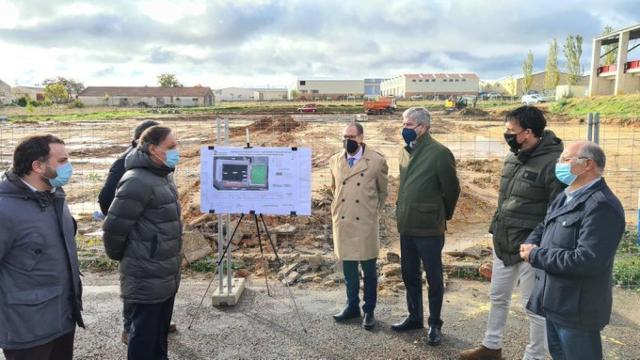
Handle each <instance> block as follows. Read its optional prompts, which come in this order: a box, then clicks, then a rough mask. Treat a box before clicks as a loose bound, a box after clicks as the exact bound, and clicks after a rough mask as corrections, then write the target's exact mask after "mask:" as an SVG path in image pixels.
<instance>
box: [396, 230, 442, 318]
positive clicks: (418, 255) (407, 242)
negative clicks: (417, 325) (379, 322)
mask: <svg viewBox="0 0 640 360" xmlns="http://www.w3.org/2000/svg"><path fill="white" fill-rule="evenodd" d="M443 247H444V235H438V236H407V235H400V256H401V264H402V280H403V281H404V286H405V287H406V288H407V308H408V309H409V316H410V317H411V318H412V319H413V320H415V321H419V322H421V323H424V315H423V309H422V272H421V271H420V260H422V263H423V265H424V269H425V271H426V272H427V283H428V284H429V320H428V324H429V326H434V327H437V328H440V327H442V319H441V318H440V313H441V311H442V299H443V297H444V279H443V277H442V248H443Z"/></svg>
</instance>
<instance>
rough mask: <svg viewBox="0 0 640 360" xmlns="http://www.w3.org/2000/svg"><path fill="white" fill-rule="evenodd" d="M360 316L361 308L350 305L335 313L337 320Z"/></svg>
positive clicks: (334, 317)
mask: <svg viewBox="0 0 640 360" xmlns="http://www.w3.org/2000/svg"><path fill="white" fill-rule="evenodd" d="M359 317H360V309H354V308H350V307H348V306H347V307H346V308H344V309H343V310H342V311H340V312H339V313H337V314H335V315H333V319H334V320H335V321H345V320H349V319H354V318H359Z"/></svg>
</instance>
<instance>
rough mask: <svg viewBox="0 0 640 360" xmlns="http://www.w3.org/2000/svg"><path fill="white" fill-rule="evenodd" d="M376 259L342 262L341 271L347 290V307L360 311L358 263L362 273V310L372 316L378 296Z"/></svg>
mask: <svg viewBox="0 0 640 360" xmlns="http://www.w3.org/2000/svg"><path fill="white" fill-rule="evenodd" d="M377 260H378V259H377V258H374V259H370V260H365V261H351V260H344V261H343V262H342V269H343V272H344V282H345V285H346V288H347V306H349V307H350V308H352V309H358V311H359V310H360V309H359V307H360V297H359V296H358V295H359V294H360V272H359V271H358V263H360V266H362V272H363V273H364V296H363V300H364V305H363V306H362V310H363V311H364V312H365V313H369V314H373V310H375V308H376V299H377V294H378V292H377V291H378V273H377V271H376V261H377Z"/></svg>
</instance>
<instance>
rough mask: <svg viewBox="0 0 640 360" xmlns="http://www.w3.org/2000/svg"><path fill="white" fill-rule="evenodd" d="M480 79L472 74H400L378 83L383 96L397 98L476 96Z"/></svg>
mask: <svg viewBox="0 0 640 360" xmlns="http://www.w3.org/2000/svg"><path fill="white" fill-rule="evenodd" d="M479 91H480V79H479V78H478V75H476V74H473V73H451V74H423V73H419V74H402V75H399V76H396V77H393V78H390V79H386V80H384V81H382V82H381V83H380V92H381V94H382V95H383V96H395V97H397V98H406V99H410V98H416V97H434V96H435V97H448V96H461V95H477V94H478V92H479Z"/></svg>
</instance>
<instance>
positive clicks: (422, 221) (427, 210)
mask: <svg viewBox="0 0 640 360" xmlns="http://www.w3.org/2000/svg"><path fill="white" fill-rule="evenodd" d="M407 217H408V221H407V225H408V227H409V228H412V229H438V228H440V227H441V226H442V224H444V209H443V208H442V206H438V205H437V204H431V203H414V204H411V205H410V206H409V213H408V214H407Z"/></svg>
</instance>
